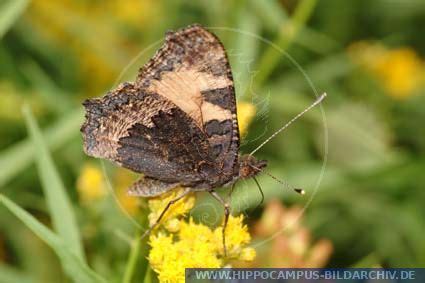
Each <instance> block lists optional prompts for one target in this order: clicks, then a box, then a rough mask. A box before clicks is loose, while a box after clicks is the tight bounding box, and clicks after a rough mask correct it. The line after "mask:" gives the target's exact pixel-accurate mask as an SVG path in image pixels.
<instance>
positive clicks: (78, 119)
mask: <svg viewBox="0 0 425 283" xmlns="http://www.w3.org/2000/svg"><path fill="white" fill-rule="evenodd" d="M83 117H84V114H83V112H82V109H77V110H74V111H72V112H70V113H68V114H65V115H64V116H63V117H62V118H61V119H60V120H59V121H58V122H57V123H55V124H54V125H53V126H52V127H50V128H48V129H47V131H45V132H44V133H43V136H44V137H45V140H46V144H47V146H48V147H49V148H50V149H51V150H54V149H57V148H59V147H60V146H62V145H63V144H64V143H66V142H67V141H69V140H70V139H71V138H73V137H75V136H76V135H77V134H78V128H79V127H80V125H81V124H82V123H83ZM35 152H36V150H35V148H34V146H33V145H32V142H31V140H30V139H29V138H28V139H25V140H23V141H21V142H18V143H16V144H14V145H12V146H10V147H9V148H7V149H6V150H3V151H2V152H1V153H0V187H2V186H4V185H5V184H7V182H8V181H10V180H11V179H12V178H13V177H15V176H16V175H17V174H18V173H20V172H21V171H23V170H24V169H26V168H27V167H28V166H29V165H30V164H31V163H32V161H33V159H34V157H35Z"/></svg>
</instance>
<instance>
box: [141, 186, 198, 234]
mask: <svg viewBox="0 0 425 283" xmlns="http://www.w3.org/2000/svg"><path fill="white" fill-rule="evenodd" d="M190 192H191V190H190V188H185V190H184V192H183V193H181V194H180V195H179V196H177V197H175V198H174V199H172V200H170V201H169V202H168V203H167V205H166V206H165V208H164V210H163V211H162V212H161V214H160V215H159V217H158V219H157V220H156V221H155V223H154V224H153V225H151V226H150V227H149V229H147V230H146V231H145V233H143V235H142V239H144V238H145V237H146V236H147V235H149V233H150V232H151V231H152V230H153V229H154V228H155V227H156V226H157V225H158V224H159V222H160V221H161V219H162V217H164V215H165V213H166V212H167V210H168V209H169V208H170V207H171V206H172V205H173V204H174V203H176V202H178V201H179V200H181V199H182V198H184V197H185V196H186V195H188V194H189V193H190Z"/></svg>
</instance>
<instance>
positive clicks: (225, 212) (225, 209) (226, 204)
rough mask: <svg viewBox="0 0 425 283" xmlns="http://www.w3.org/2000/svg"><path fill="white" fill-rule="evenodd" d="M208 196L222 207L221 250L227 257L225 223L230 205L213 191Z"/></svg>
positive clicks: (227, 220) (227, 219)
mask: <svg viewBox="0 0 425 283" xmlns="http://www.w3.org/2000/svg"><path fill="white" fill-rule="evenodd" d="M210 194H211V195H212V196H213V197H214V198H215V199H216V200H218V201H219V202H220V203H221V204H222V205H223V207H224V224H223V232H222V236H223V250H224V256H227V248H226V227H227V222H229V216H230V205H229V203H228V202H227V201H225V200H223V199H222V198H221V196H220V195H219V194H217V193H216V192H215V191H210Z"/></svg>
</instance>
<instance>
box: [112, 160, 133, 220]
mask: <svg viewBox="0 0 425 283" xmlns="http://www.w3.org/2000/svg"><path fill="white" fill-rule="evenodd" d="M135 179H136V174H133V173H132V172H131V171H129V170H126V169H122V168H118V169H117V171H116V172H115V176H114V187H115V191H116V194H117V199H118V202H119V203H120V206H121V207H122V208H123V209H124V210H125V211H126V212H127V213H128V214H130V215H135V214H136V213H137V212H138V210H139V198H137V197H132V196H129V195H128V194H127V190H128V188H129V187H130V186H131V185H132V184H133V183H134V182H135Z"/></svg>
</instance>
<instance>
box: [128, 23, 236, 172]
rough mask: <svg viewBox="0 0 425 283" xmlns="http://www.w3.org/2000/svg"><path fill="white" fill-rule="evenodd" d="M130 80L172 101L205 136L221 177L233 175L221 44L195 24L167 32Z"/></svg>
mask: <svg viewBox="0 0 425 283" xmlns="http://www.w3.org/2000/svg"><path fill="white" fill-rule="evenodd" d="M136 85H137V86H138V87H140V88H143V89H147V90H149V91H151V92H154V93H157V94H159V95H160V96H162V97H164V98H166V99H167V100H170V101H172V102H173V103H174V104H175V105H176V106H178V107H179V108H180V109H181V110H182V111H183V112H185V113H186V114H187V115H188V116H189V117H191V118H192V120H193V121H194V123H195V124H196V125H197V126H198V128H199V129H200V130H201V131H202V132H203V133H204V134H205V135H206V136H207V139H208V142H209V144H210V146H211V156H212V157H213V159H214V160H215V162H217V163H218V164H219V167H220V174H221V175H222V178H224V179H225V178H227V177H228V176H230V175H233V173H234V172H233V171H234V167H235V164H236V162H237V158H238V150H239V131H238V122H237V117H236V99H235V91H234V84H233V78H232V73H231V69H230V65H229V62H228V59H227V55H226V52H225V50H224V47H223V45H222V44H221V42H220V41H219V40H218V38H217V37H216V36H215V35H214V34H212V33H210V32H209V31H207V30H206V29H204V28H202V27H201V26H199V25H195V26H189V27H187V28H185V29H182V30H180V31H177V32H169V33H167V35H166V38H165V42H164V44H163V46H162V47H161V49H159V50H158V52H157V53H156V54H155V56H154V57H153V58H152V59H151V60H150V61H149V62H148V63H147V64H146V65H145V66H144V67H143V68H141V70H140V72H139V75H138V78H137V80H136Z"/></svg>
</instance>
